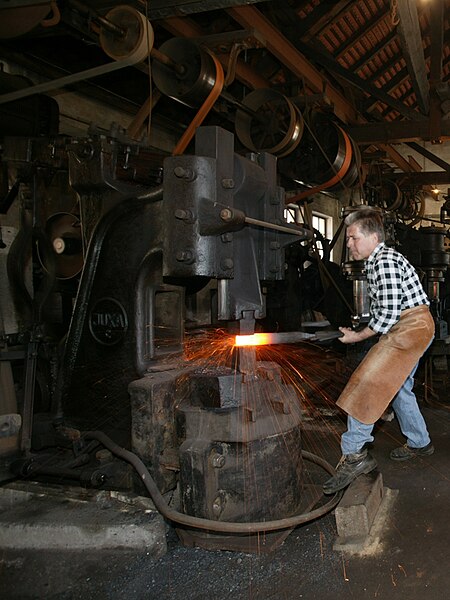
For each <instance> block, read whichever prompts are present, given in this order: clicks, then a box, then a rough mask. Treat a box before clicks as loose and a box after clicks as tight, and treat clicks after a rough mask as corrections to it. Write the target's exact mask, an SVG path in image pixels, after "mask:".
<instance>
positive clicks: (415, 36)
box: [396, 0, 430, 115]
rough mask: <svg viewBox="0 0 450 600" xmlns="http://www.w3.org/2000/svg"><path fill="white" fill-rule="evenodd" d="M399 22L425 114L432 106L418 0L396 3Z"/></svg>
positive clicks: (409, 65) (404, 49) (407, 60)
mask: <svg viewBox="0 0 450 600" xmlns="http://www.w3.org/2000/svg"><path fill="white" fill-rule="evenodd" d="M396 7H397V16H398V19H399V24H398V26H397V29H398V33H399V38H400V42H401V45H402V48H403V54H404V57H405V61H406V66H407V68H408V72H409V76H410V77H411V82H412V86H413V88H414V92H415V94H416V99H417V104H418V106H419V109H420V111H421V112H422V113H423V114H425V115H426V114H428V111H429V108H430V101H429V94H428V80H427V69H426V66H425V57H424V54H423V44H422V32H421V31H420V24H419V17H418V14H417V5H416V0H402V1H401V2H397V3H396Z"/></svg>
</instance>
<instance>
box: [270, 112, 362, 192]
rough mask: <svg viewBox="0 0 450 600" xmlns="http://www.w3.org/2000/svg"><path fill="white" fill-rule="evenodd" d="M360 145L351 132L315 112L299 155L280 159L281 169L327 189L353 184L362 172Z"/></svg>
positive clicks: (297, 151)
mask: <svg viewBox="0 0 450 600" xmlns="http://www.w3.org/2000/svg"><path fill="white" fill-rule="evenodd" d="M359 157H360V153H359V148H358V146H357V145H356V144H355V143H354V141H353V140H352V139H351V138H350V137H349V136H348V134H347V133H346V132H345V131H344V130H343V129H341V128H340V127H339V126H338V125H337V124H336V123H334V122H333V121H331V120H330V119H329V118H328V117H326V116H325V115H318V114H316V115H314V116H313V118H312V119H311V121H310V122H309V123H307V124H305V132H304V134H303V136H302V139H301V141H300V144H299V145H298V147H297V149H296V151H295V155H291V156H290V157H288V158H287V159H284V160H283V161H280V163H279V168H280V172H281V173H282V174H284V175H286V176H287V177H289V178H291V179H294V180H297V181H302V182H305V183H307V184H311V185H316V186H322V187H323V189H326V190H327V191H334V190H340V189H342V185H344V186H347V187H349V186H351V185H353V184H354V183H355V181H356V180H357V177H358V174H359V160H360V159H359Z"/></svg>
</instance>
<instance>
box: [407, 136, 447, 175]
mask: <svg viewBox="0 0 450 600" xmlns="http://www.w3.org/2000/svg"><path fill="white" fill-rule="evenodd" d="M406 145H407V146H409V147H410V148H411V149H412V150H415V151H416V152H418V153H419V154H421V155H422V156H424V157H425V158H427V159H428V160H430V161H431V162H432V163H434V164H435V165H437V166H438V167H441V169H444V170H445V171H449V172H450V164H448V162H447V161H445V160H443V159H442V158H440V157H439V156H436V154H433V152H430V151H429V150H427V149H426V148H423V147H422V146H421V145H420V144H418V143H417V142H407V144H406Z"/></svg>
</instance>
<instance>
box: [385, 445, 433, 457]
mask: <svg viewBox="0 0 450 600" xmlns="http://www.w3.org/2000/svg"><path fill="white" fill-rule="evenodd" d="M433 452H434V446H433V444H432V443H431V442H430V443H429V444H427V445H426V446H423V447H422V448H411V446H408V444H405V445H404V446H400V448H395V450H392V451H391V453H390V455H389V456H390V458H391V459H392V460H411V458H417V457H418V456H430V454H433Z"/></svg>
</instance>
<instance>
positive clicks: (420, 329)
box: [337, 304, 434, 425]
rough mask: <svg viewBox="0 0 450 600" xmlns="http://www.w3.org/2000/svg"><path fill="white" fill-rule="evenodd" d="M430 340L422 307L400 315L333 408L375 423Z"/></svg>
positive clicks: (427, 317)
mask: <svg viewBox="0 0 450 600" xmlns="http://www.w3.org/2000/svg"><path fill="white" fill-rule="evenodd" d="M433 336H434V321H433V317H432V316H431V313H430V310H429V308H428V306H426V305H425V304H423V305H421V306H417V307H415V308H408V309H407V310H404V311H402V313H401V315H400V320H399V321H398V322H397V323H396V324H395V325H394V326H393V327H392V328H391V329H390V330H389V332H388V333H386V334H385V335H382V336H381V337H380V339H379V341H378V342H377V343H376V344H375V345H374V346H372V348H371V349H370V350H369V352H368V353H367V354H366V356H365V357H364V358H363V360H362V361H361V363H360V364H359V365H358V367H357V368H356V370H355V371H354V372H353V374H352V375H351V377H350V379H349V380H348V382H347V385H346V386H345V388H344V389H343V391H342V394H341V395H340V396H339V399H338V401H337V406H339V407H340V408H342V409H343V410H344V411H345V412H346V413H348V414H349V415H351V416H352V417H354V418H355V419H358V421H361V423H365V424H366V425H371V424H372V423H375V422H376V421H377V420H378V419H379V418H380V417H381V415H382V414H383V412H384V411H385V410H386V408H387V407H388V406H389V403H390V402H391V401H392V400H393V399H394V397H395V395H396V394H397V392H398V391H399V390H400V388H401V387H402V385H403V384H404V382H405V381H406V379H407V377H408V376H409V374H410V373H411V371H412V370H413V368H414V367H415V365H416V363H417V362H418V361H419V359H420V357H421V356H422V355H423V353H424V352H425V350H426V349H427V347H428V345H429V343H430V342H431V340H432V339H433Z"/></svg>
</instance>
